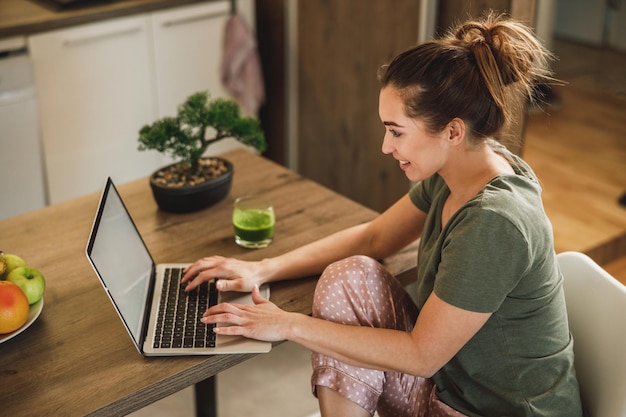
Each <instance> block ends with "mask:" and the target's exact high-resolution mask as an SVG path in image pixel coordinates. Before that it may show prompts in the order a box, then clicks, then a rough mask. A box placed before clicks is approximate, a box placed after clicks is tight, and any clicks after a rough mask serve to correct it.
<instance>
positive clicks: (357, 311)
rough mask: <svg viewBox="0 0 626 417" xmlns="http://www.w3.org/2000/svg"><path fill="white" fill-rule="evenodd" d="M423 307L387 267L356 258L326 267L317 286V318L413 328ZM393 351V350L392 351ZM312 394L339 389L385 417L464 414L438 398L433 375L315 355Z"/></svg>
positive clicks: (451, 416) (372, 325) (341, 393)
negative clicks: (362, 365)
mask: <svg viewBox="0 0 626 417" xmlns="http://www.w3.org/2000/svg"><path fill="white" fill-rule="evenodd" d="M417 314H418V309H417V307H416V306H415V304H414V303H413V301H412V300H411V298H410V297H409V295H408V293H407V292H406V291H405V290H404V288H403V287H402V285H401V284H400V282H399V281H398V280H397V279H396V278H395V277H394V276H393V275H391V274H390V273H389V272H388V271H387V270H386V269H385V267H384V266H382V265H381V264H380V263H378V262H377V261H375V260H373V259H371V258H368V257H365V256H353V257H350V258H347V259H344V260H341V261H339V262H335V263H333V264H331V265H329V266H328V268H326V270H325V271H324V273H323V274H322V276H321V277H320V280H319V282H318V284H317V287H316V289H315V297H314V299H313V316H314V317H317V318H322V319H325V320H330V321H333V322H338V323H343V324H348V325H352V326H370V327H376V328H388V329H397V330H403V331H407V332H408V331H411V330H412V329H413V325H414V324H415V320H416V318H417ZM393 354H394V352H389V355H393ZM311 360H312V364H313V376H312V378H311V385H312V388H313V393H314V394H315V392H316V387H317V386H324V387H328V388H330V389H333V390H335V391H337V392H339V394H340V395H342V396H343V397H344V398H347V399H349V400H350V401H352V402H354V403H356V404H358V405H359V406H361V407H363V408H364V409H366V410H367V411H368V412H369V413H370V414H372V415H373V414H374V412H376V411H378V414H379V416H380V417H387V416H411V417H414V416H419V417H440V416H441V417H447V416H450V417H462V416H464V414H461V413H459V412H458V411H456V410H454V409H452V408H451V407H449V406H447V405H446V404H444V403H443V402H441V401H439V399H438V398H437V395H436V393H435V388H436V387H435V385H434V383H433V382H432V381H431V380H430V379H428V378H421V377H416V376H413V375H407V374H402V373H399V372H383V371H377V370H374V369H365V368H358V367H355V366H351V365H347V364H345V363H342V362H340V361H337V360H335V359H333V358H332V357H329V356H325V355H321V354H318V353H313V354H312V356H311Z"/></svg>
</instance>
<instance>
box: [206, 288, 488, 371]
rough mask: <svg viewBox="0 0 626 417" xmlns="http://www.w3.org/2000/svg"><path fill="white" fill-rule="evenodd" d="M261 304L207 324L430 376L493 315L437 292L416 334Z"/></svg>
mask: <svg viewBox="0 0 626 417" xmlns="http://www.w3.org/2000/svg"><path fill="white" fill-rule="evenodd" d="M252 296H253V300H254V301H255V303H256V305H254V306H244V305H232V304H220V305H218V306H215V307H212V308H210V309H209V310H207V312H206V313H205V315H204V318H203V320H202V321H203V322H205V323H219V324H223V325H226V326H225V327H217V328H215V332H216V333H220V334H236V335H242V336H245V337H250V338H253V339H260V340H267V341H280V340H291V341H293V342H296V343H298V344H300V345H302V346H304V347H305V348H307V349H309V350H311V351H314V352H319V353H322V354H325V355H327V356H331V357H333V358H336V359H338V360H340V361H342V362H345V363H348V364H351V365H355V366H360V367H364V368H372V369H381V370H385V371H398V372H404V373H408V374H412V375H417V376H422V377H431V376H432V375H433V374H434V373H435V372H436V371H437V370H439V369H440V368H441V367H442V366H443V365H445V364H446V363H447V362H448V361H449V360H450V359H451V358H452V357H453V356H454V355H455V354H456V353H457V352H458V351H459V350H460V349H461V348H462V347H463V346H464V345H465V344H466V343H467V342H468V341H469V340H470V339H471V338H472V337H473V336H474V335H475V334H476V332H478V330H479V329H480V328H481V327H482V326H483V325H484V324H485V322H486V321H487V320H488V319H489V317H490V316H491V313H476V312H471V311H467V310H463V309H460V308H458V307H455V306H452V305H451V304H448V303H446V302H445V301H443V300H441V299H440V298H439V297H437V295H436V294H434V293H432V294H431V295H430V297H429V298H428V300H427V301H426V303H425V305H424V307H423V308H422V310H421V311H420V314H419V316H418V318H417V321H416V323H415V327H414V328H413V331H411V332H404V331H399V330H390V329H379V328H373V327H367V326H351V325H345V324H339V323H335V322H331V321H328V320H323V319H318V318H313V317H310V316H306V315H304V314H299V313H289V312H285V311H283V310H281V309H279V308H278V307H276V305H274V304H273V303H271V302H269V301H267V300H265V299H263V298H262V297H261V296H260V293H259V291H258V288H255V289H254V290H253V292H252Z"/></svg>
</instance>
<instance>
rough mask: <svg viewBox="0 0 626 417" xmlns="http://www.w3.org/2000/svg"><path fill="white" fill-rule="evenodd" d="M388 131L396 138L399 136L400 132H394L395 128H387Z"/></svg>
mask: <svg viewBox="0 0 626 417" xmlns="http://www.w3.org/2000/svg"><path fill="white" fill-rule="evenodd" d="M389 133H391V135H392V136H393V137H394V138H397V137H398V136H400V133H398V132H396V131H395V130H393V129H389Z"/></svg>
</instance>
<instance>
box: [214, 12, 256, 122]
mask: <svg viewBox="0 0 626 417" xmlns="http://www.w3.org/2000/svg"><path fill="white" fill-rule="evenodd" d="M256 46H257V44H256V39H255V37H254V34H253V33H252V31H251V30H250V27H249V26H248V24H247V23H246V21H245V19H244V18H243V16H241V15H240V14H239V13H233V14H232V15H231V16H230V17H229V18H228V21H227V22H226V26H225V29H224V50H223V57H222V85H223V86H224V88H226V91H228V92H229V93H230V94H232V96H233V98H234V99H235V100H237V102H238V103H239V105H240V106H241V108H242V111H243V113H245V114H247V115H249V116H257V115H258V110H259V107H260V106H261V104H263V102H264V100H265V86H264V84H263V71H262V68H261V60H260V58H259V54H258V51H257V47H256Z"/></svg>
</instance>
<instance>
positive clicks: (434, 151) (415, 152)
mask: <svg viewBox="0 0 626 417" xmlns="http://www.w3.org/2000/svg"><path fill="white" fill-rule="evenodd" d="M378 112H379V114H380V120H381V121H382V122H383V124H384V125H385V136H384V138H383V146H382V151H383V153H384V154H386V155H389V154H391V155H392V156H393V157H394V158H395V159H396V160H397V161H398V162H399V163H400V169H402V170H403V171H404V173H405V174H406V176H407V178H408V179H409V180H411V181H414V182H415V181H420V180H423V179H426V178H428V177H430V176H432V175H433V174H435V173H436V172H438V171H439V170H440V169H441V168H442V167H443V166H444V165H445V163H446V162H447V160H448V152H449V145H448V141H447V140H446V137H447V136H448V135H447V131H446V129H444V130H443V131H442V132H441V133H437V134H432V133H429V132H428V130H427V129H426V126H425V124H424V122H423V121H421V120H419V119H413V118H410V117H407V116H406V114H405V113H404V104H403V102H402V99H401V98H400V95H399V94H398V92H397V90H396V89H395V88H394V87H390V86H388V87H385V88H383V89H382V90H381V91H380V97H379V102H378Z"/></svg>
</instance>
